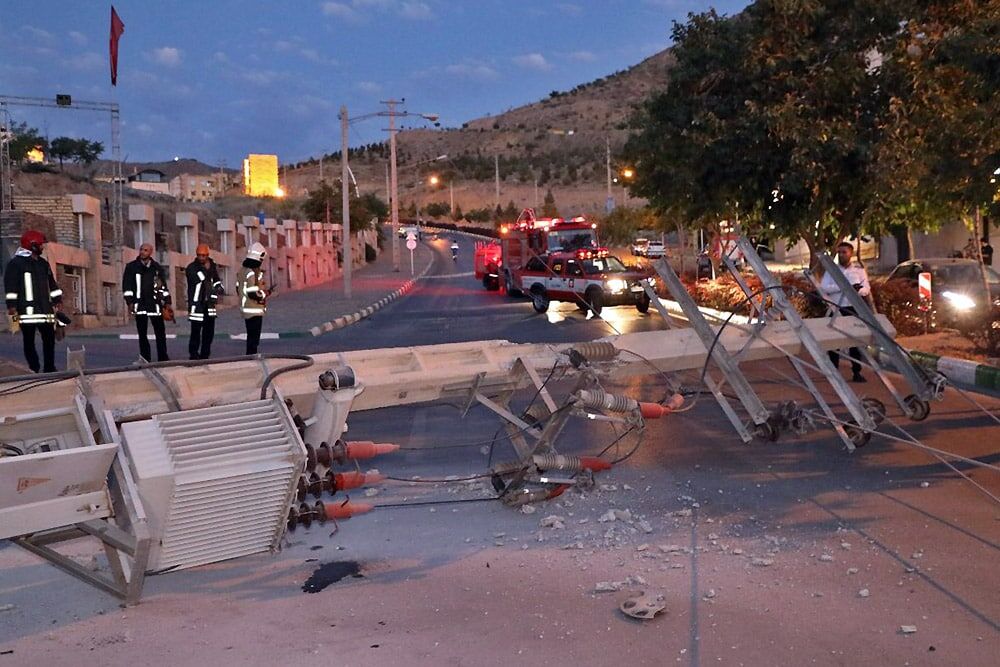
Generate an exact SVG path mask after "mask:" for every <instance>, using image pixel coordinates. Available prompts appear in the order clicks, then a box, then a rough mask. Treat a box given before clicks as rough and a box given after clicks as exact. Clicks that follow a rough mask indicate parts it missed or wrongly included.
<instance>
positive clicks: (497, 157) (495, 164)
mask: <svg viewBox="0 0 1000 667" xmlns="http://www.w3.org/2000/svg"><path fill="white" fill-rule="evenodd" d="M493 171H494V172H495V174H496V182H497V194H496V203H497V206H500V155H494V156H493ZM494 208H495V207H494Z"/></svg>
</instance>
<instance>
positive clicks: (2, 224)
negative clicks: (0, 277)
mask: <svg viewBox="0 0 1000 667" xmlns="http://www.w3.org/2000/svg"><path fill="white" fill-rule="evenodd" d="M29 229H34V230H37V231H39V232H41V233H43V234H45V238H46V239H54V238H55V235H56V227H55V223H54V222H53V221H52V220H49V219H48V218H46V217H44V216H41V215H37V214H35V213H29V212H27V211H20V210H14V211H0V258H2V260H3V263H4V264H6V263H7V260H9V259H10V258H11V257H12V256H13V255H14V252H15V251H16V250H17V247H18V245H19V244H20V242H21V234H23V233H24V232H26V231H28V230H29Z"/></svg>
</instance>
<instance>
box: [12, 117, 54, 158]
mask: <svg viewBox="0 0 1000 667" xmlns="http://www.w3.org/2000/svg"><path fill="white" fill-rule="evenodd" d="M10 133H11V140H10V145H9V149H10V159H11V161H13V162H18V163H20V162H23V161H24V158H25V157H26V156H27V155H28V152H29V151H31V150H33V149H34V148H36V147H40V148H41V149H42V150H43V151H46V150H48V147H49V142H47V141H46V140H45V137H43V136H42V135H40V134H39V133H38V129H37V128H34V127H28V124H27V123H11V125H10Z"/></svg>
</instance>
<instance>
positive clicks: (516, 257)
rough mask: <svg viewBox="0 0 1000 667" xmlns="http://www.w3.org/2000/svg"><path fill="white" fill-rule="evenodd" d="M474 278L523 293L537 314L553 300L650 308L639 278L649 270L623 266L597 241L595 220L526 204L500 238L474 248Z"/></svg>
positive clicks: (646, 277) (584, 306) (590, 306)
mask: <svg viewBox="0 0 1000 667" xmlns="http://www.w3.org/2000/svg"><path fill="white" fill-rule="evenodd" d="M475 271H476V278H477V279H479V280H481V281H482V283H483V287H485V288H486V289H488V290H498V289H500V286H501V285H503V287H504V290H505V291H506V292H507V295H508V296H511V297H518V296H522V295H523V294H527V295H528V296H530V297H531V300H532V305H533V306H534V308H535V310H536V311H537V312H539V313H544V312H545V311H546V310H548V308H549V304H550V303H551V302H552V301H572V302H574V303H576V304H577V305H578V306H579V307H580V308H581V309H584V310H593V311H594V312H595V313H596V314H599V313H600V312H601V309H602V308H603V307H604V306H618V305H635V306H636V308H638V309H639V311H640V312H643V313H644V312H646V311H647V310H648V309H649V303H650V302H649V297H648V296H647V295H646V293H645V290H644V289H643V287H642V284H641V281H643V280H651V278H650V277H649V275H648V274H643V273H639V272H635V271H630V270H628V269H627V268H626V267H625V265H624V264H622V262H621V260H619V259H618V258H617V257H614V256H612V255H610V254H609V253H608V251H607V249H605V248H601V247H600V245H599V243H598V237H597V225H596V224H594V223H591V222H589V221H587V219H586V218H584V217H582V216H580V217H575V218H568V219H563V218H535V216H534V212H533V211H532V210H531V209H525V211H524V212H523V213H521V215H520V217H518V219H517V222H516V223H515V224H513V225H510V226H502V227H501V228H500V239H499V240H498V241H494V242H491V243H481V244H478V245H477V246H476V251H475Z"/></svg>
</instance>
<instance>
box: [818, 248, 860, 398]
mask: <svg viewBox="0 0 1000 667" xmlns="http://www.w3.org/2000/svg"><path fill="white" fill-rule="evenodd" d="M853 258H854V246H852V245H851V244H850V243H848V242H846V241H844V242H843V243H841V244H840V245H838V246H837V265H838V266H837V268H838V269H840V272H841V273H843V274H844V276H846V277H847V281H848V282H849V283H851V286H853V287H854V289H855V290H857V292H858V294H859V295H860V296H861V297H862V298H867V297H868V296H869V295H870V294H871V293H872V286H871V284H870V283H869V282H868V273H867V272H866V271H865V268H864V267H863V266H861V264H860V263H858V262H855V261H853ZM819 286H820V289H822V290H823V292H824V293H825V294H826V295H827V296H828V297H829V298H830V299H831V300H833V301H834V302H835V303H836V304H837V308H838V309H839V310H840V314H841V315H850V316H857V312H855V310H854V308H852V307H851V306H850V305H849V302H848V301H847V295H846V294H844V293H843V292H841V290H840V287H839V286H838V285H837V283H836V282H835V281H834V279H833V276H831V275H830V274H826V275H824V276H823V279H822V280H821V281H820V283H819ZM828 354H829V355H830V361H832V362H833V366H834V368H839V367H840V354H838V353H837V352H836V351H833V350H831V351H830V352H829V353H828ZM848 354H850V355H851V381H852V382H867V380H865V376H864V375H862V374H861V364H860V363H858V362H859V361H860V360H861V350H860V349H858V348H857V347H852V348H851V349H850V350H848Z"/></svg>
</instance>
